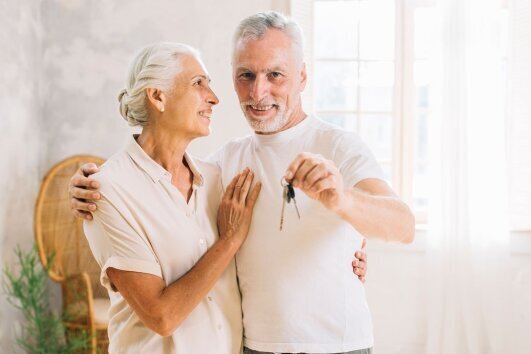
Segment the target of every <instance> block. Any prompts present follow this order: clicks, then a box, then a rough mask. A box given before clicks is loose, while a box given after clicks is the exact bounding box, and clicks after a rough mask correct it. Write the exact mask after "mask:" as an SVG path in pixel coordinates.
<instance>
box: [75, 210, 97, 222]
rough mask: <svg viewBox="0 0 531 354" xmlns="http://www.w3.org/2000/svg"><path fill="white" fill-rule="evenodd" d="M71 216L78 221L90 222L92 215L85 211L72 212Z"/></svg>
mask: <svg viewBox="0 0 531 354" xmlns="http://www.w3.org/2000/svg"><path fill="white" fill-rule="evenodd" d="M73 214H74V216H75V217H76V218H79V219H85V220H92V218H93V217H92V214H91V213H89V212H86V211H79V210H74V211H73Z"/></svg>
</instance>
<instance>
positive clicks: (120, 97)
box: [118, 89, 129, 122]
mask: <svg viewBox="0 0 531 354" xmlns="http://www.w3.org/2000/svg"><path fill="white" fill-rule="evenodd" d="M124 96H128V93H127V90H126V89H122V90H120V92H119V93H118V102H120V114H121V115H122V117H123V118H124V119H125V120H126V121H128V122H129V118H128V117H127V113H128V111H129V107H128V106H129V105H128V102H124V101H126V100H125V99H124Z"/></svg>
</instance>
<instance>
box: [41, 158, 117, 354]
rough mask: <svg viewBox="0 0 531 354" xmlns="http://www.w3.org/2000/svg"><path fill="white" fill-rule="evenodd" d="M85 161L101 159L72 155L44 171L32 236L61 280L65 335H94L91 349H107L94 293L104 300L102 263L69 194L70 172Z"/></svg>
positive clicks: (52, 274)
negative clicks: (97, 258)
mask: <svg viewBox="0 0 531 354" xmlns="http://www.w3.org/2000/svg"><path fill="white" fill-rule="evenodd" d="M87 162H93V163H95V164H97V165H100V164H101V163H102V162H103V159H101V158H98V157H94V156H86V155H79V156H73V157H70V158H68V159H66V160H64V161H61V162H60V163H58V164H57V165H55V166H54V167H52V168H51V169H50V171H49V172H48V174H47V175H46V176H45V177H44V179H43V182H42V185H41V189H40V192H39V196H38V198H37V204H36V207H35V238H36V243H37V247H38V251H39V256H40V259H41V262H42V263H43V265H44V266H49V272H48V274H49V276H50V278H51V279H52V280H54V281H56V282H58V283H60V284H61V286H62V294H63V311H64V314H65V319H66V320H65V326H66V328H67V337H68V335H72V334H73V333H74V332H77V331H85V333H87V334H88V335H89V336H90V338H91V339H92V340H91V342H92V348H91V351H90V352H91V353H101V352H107V345H108V340H107V322H105V323H101V322H96V321H95V316H94V299H98V303H102V302H103V303H105V302H106V303H108V301H109V300H108V294H107V291H106V290H105V288H103V287H102V286H101V284H100V282H99V277H100V272H101V269H100V267H99V265H98V263H97V262H96V260H95V259H94V257H93V256H92V252H91V251H90V248H89V245H88V242H87V240H86V238H85V235H84V234H83V221H82V220H80V219H78V218H76V217H75V216H74V215H73V214H72V210H71V207H70V198H69V195H68V184H69V182H70V178H71V177H72V175H73V174H74V173H75V172H76V170H77V169H78V168H79V166H81V165H82V164H84V163H87ZM50 260H51V261H50ZM48 262H50V264H48ZM98 317H101V316H98Z"/></svg>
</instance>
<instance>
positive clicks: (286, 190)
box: [280, 179, 301, 231]
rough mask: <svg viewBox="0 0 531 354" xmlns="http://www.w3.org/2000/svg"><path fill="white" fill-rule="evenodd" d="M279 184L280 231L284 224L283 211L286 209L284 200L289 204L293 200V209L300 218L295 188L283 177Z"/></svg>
mask: <svg viewBox="0 0 531 354" xmlns="http://www.w3.org/2000/svg"><path fill="white" fill-rule="evenodd" d="M280 184H281V185H282V210H281V212H280V231H282V226H283V225H284V211H285V209H286V202H287V203H288V204H289V203H290V202H291V201H292V200H293V204H294V205H295V211H296V212H297V216H298V217H299V220H300V218H301V214H300V213H299V208H298V206H297V201H296V200H295V189H294V188H293V186H292V185H291V183H288V182H286V181H285V180H284V179H282V180H281V181H280Z"/></svg>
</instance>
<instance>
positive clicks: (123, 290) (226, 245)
mask: <svg viewBox="0 0 531 354" xmlns="http://www.w3.org/2000/svg"><path fill="white" fill-rule="evenodd" d="M253 177H254V174H253V173H252V172H251V171H249V170H246V171H244V172H243V173H241V174H239V175H237V176H235V177H234V179H233V180H232V182H231V183H230V185H229V186H228V188H227V191H226V192H225V195H224V196H223V199H222V201H221V205H220V207H219V211H218V232H219V240H218V241H217V242H216V243H215V244H214V245H213V246H212V247H211V248H210V249H209V250H208V251H207V252H206V253H205V254H204V255H203V257H201V259H200V260H199V261H198V262H197V263H196V264H195V266H194V267H193V268H192V269H190V271H188V273H186V274H185V275H183V276H182V277H181V278H179V279H177V280H176V281H175V282H173V283H172V284H170V285H169V286H166V285H165V283H164V281H163V279H162V278H160V277H157V276H155V275H152V274H146V273H137V272H130V271H123V270H119V269H116V268H108V269H107V276H108V277H109V279H110V280H111V283H112V284H113V285H114V287H115V288H116V289H117V290H118V291H119V292H120V294H121V295H122V296H123V297H124V299H125V300H126V301H127V303H128V304H129V306H131V308H132V309H133V310H134V311H135V313H136V314H137V315H138V317H139V318H140V320H141V321H142V322H143V323H144V325H145V326H146V327H148V328H150V329H151V330H153V331H155V332H157V333H158V334H160V335H162V336H168V335H171V334H172V333H173V332H174V331H175V329H176V328H177V327H179V325H180V324H181V323H182V322H183V321H184V320H185V319H186V317H187V316H188V315H189V314H190V312H192V310H193V309H194V308H195V307H196V306H197V305H198V304H199V302H200V301H201V300H202V299H203V298H204V297H205V296H206V295H207V294H208V292H209V291H210V289H212V287H213V286H214V284H215V283H216V281H217V280H218V279H219V278H220V277H221V275H222V274H223V272H224V271H225V269H226V268H227V266H228V265H229V263H230V261H231V260H232V258H233V257H234V255H235V253H236V251H237V250H238V249H239V248H240V246H241V245H242V243H243V241H245V238H246V237H247V233H248V231H249V226H250V223H251V217H252V212H253V208H254V205H255V202H256V200H257V198H258V195H259V193H260V188H261V184H260V182H258V183H257V184H256V186H255V187H254V188H253V189H252V191H250V186H251V183H252V180H253Z"/></svg>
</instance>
